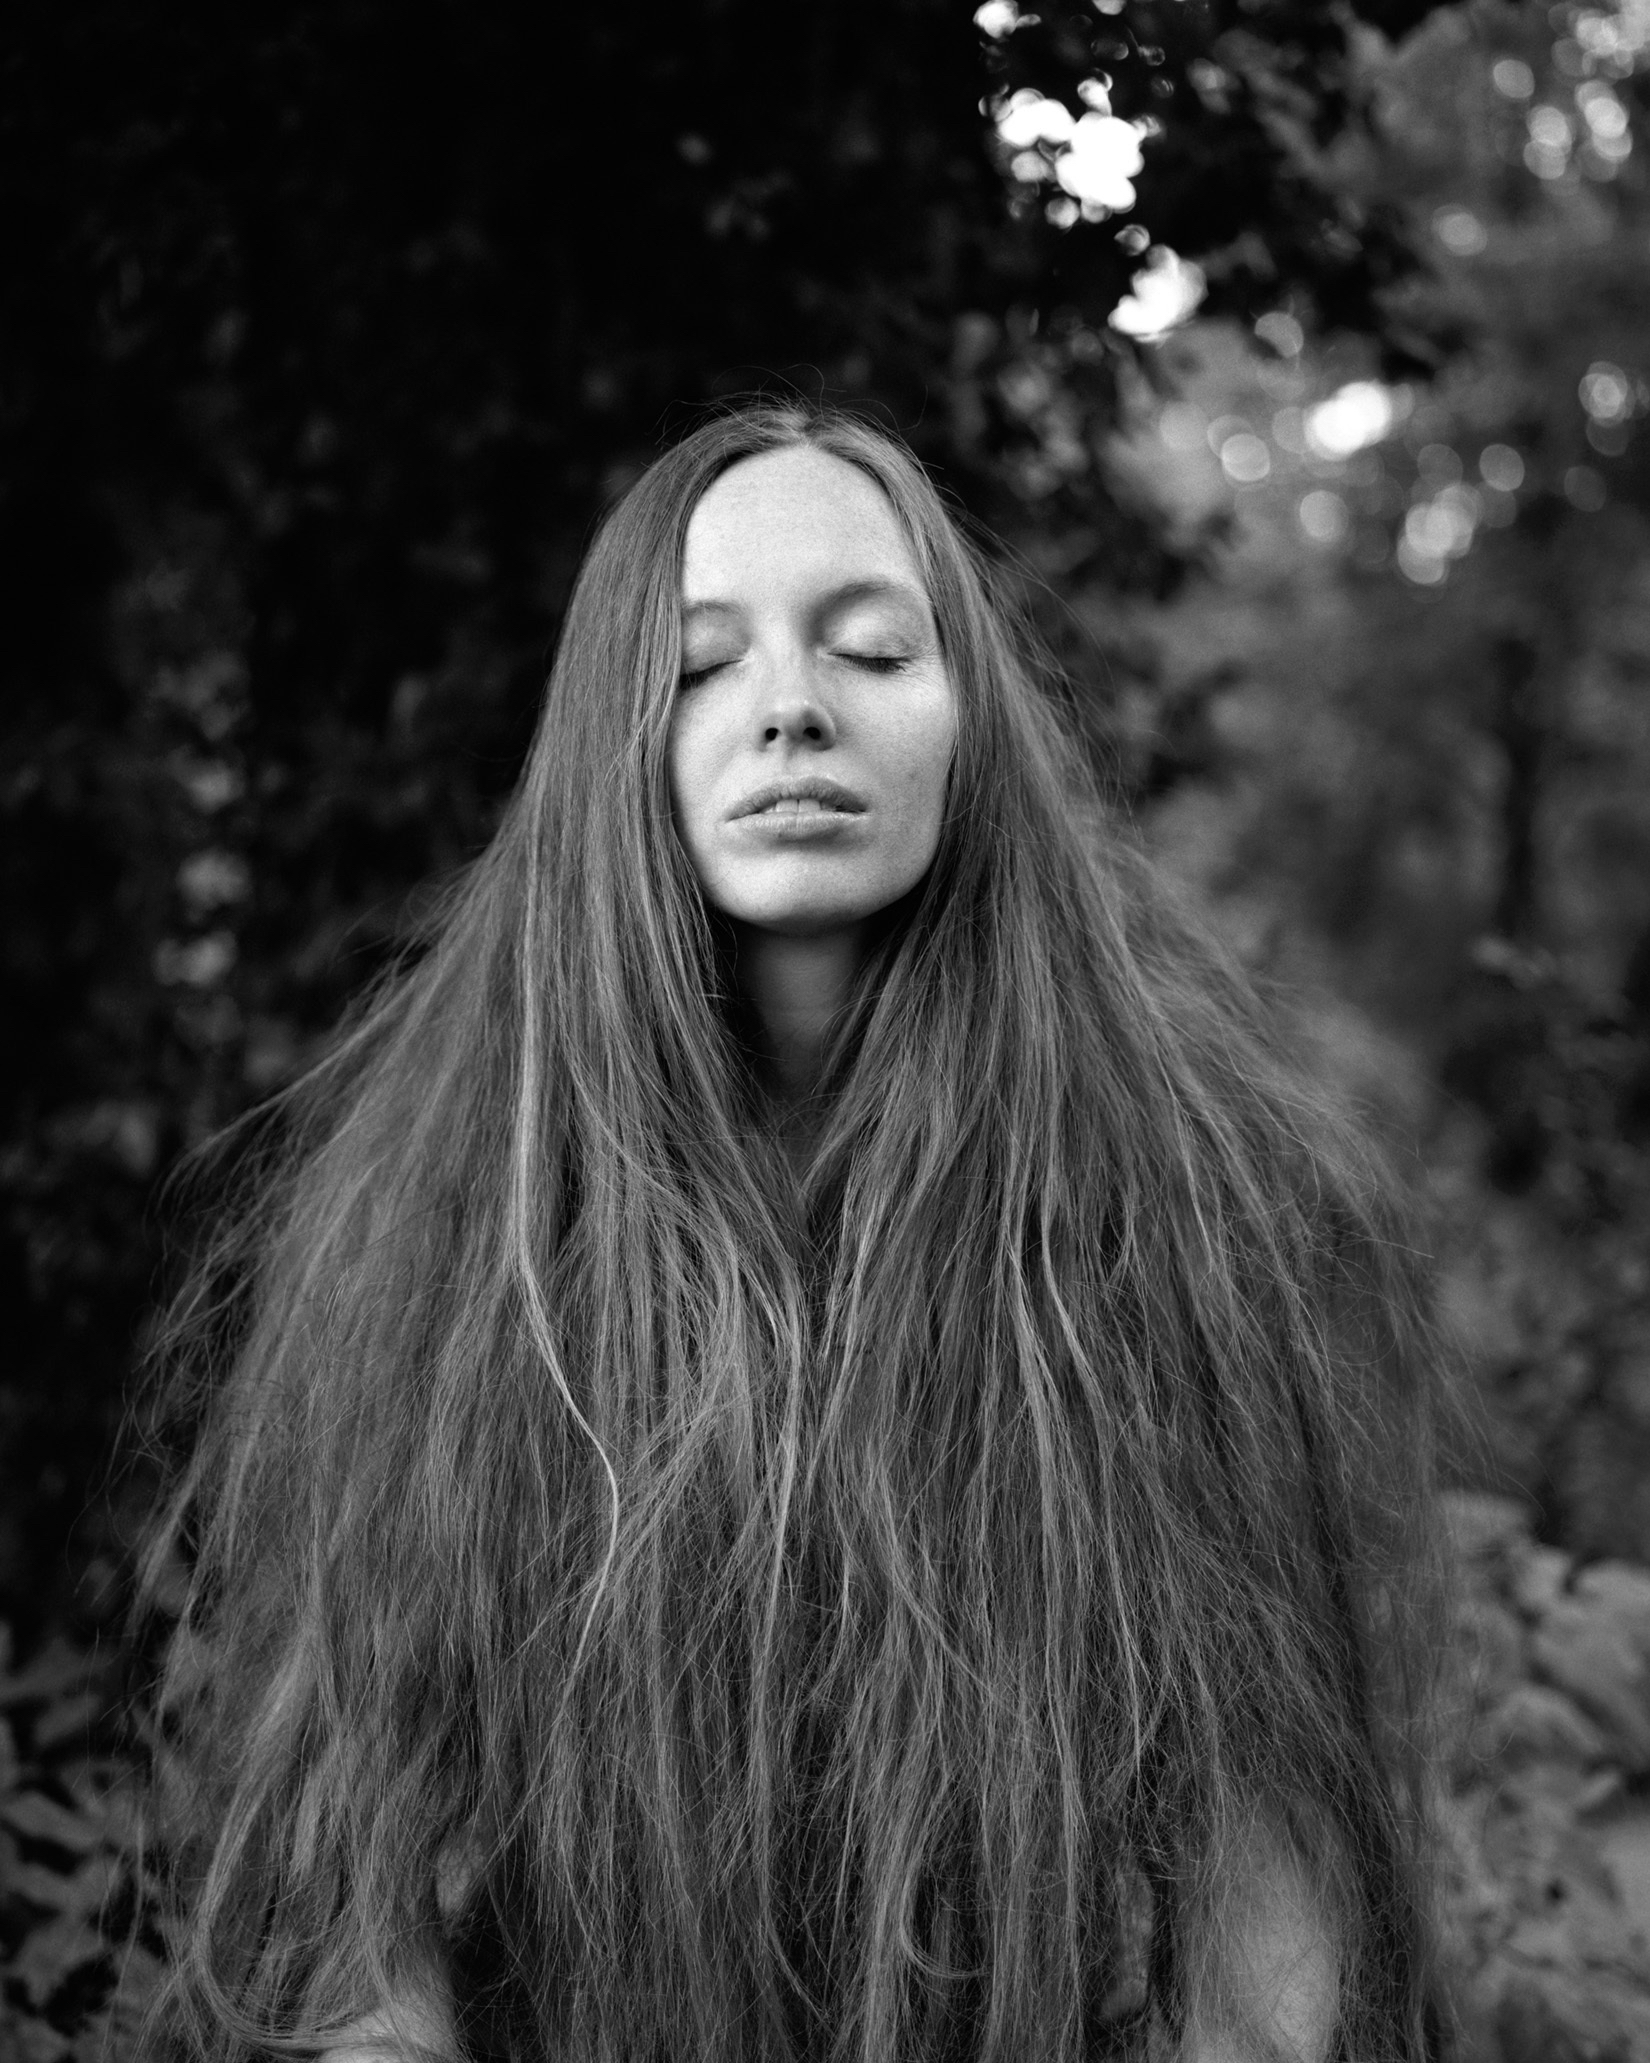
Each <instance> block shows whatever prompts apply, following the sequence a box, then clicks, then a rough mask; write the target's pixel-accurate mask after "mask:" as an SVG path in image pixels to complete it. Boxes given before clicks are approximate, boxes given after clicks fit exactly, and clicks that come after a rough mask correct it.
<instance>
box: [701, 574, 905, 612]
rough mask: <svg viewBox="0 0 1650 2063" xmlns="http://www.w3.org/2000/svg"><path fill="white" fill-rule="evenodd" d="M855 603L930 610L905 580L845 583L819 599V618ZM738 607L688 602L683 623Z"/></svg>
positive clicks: (733, 604)
mask: <svg viewBox="0 0 1650 2063" xmlns="http://www.w3.org/2000/svg"><path fill="white" fill-rule="evenodd" d="M854 602H905V603H907V604H912V603H914V604H915V605H916V607H918V608H919V609H921V610H923V611H924V612H925V613H926V612H927V611H928V610H929V608H930V606H931V605H930V603H929V600H928V597H927V596H926V595H925V594H924V593H923V591H922V589H921V588H920V587H913V586H912V585H911V584H910V582H909V581H905V580H884V579H878V578H867V579H865V580H845V581H844V582H843V583H842V585H841V586H840V587H833V588H831V589H830V590H829V591H828V592H827V593H825V594H823V595H821V596H820V597H819V600H818V603H817V605H816V606H817V608H818V611H819V613H820V615H822V616H828V615H829V614H830V613H831V612H832V611H833V610H834V609H843V608H847V607H849V606H850V605H851V604H852V603H854ZM738 614H739V605H738V604H737V603H736V602H718V601H703V602H689V603H688V604H687V606H686V607H685V608H684V609H683V611H682V617H683V621H684V622H689V623H691V622H695V621H697V620H698V619H699V618H700V617H704V616H736V615H738Z"/></svg>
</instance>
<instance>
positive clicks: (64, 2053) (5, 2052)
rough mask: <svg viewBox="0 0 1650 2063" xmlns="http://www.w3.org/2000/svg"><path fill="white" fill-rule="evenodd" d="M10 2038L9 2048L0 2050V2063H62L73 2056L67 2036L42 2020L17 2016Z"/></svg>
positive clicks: (71, 2046)
mask: <svg viewBox="0 0 1650 2063" xmlns="http://www.w3.org/2000/svg"><path fill="white" fill-rule="evenodd" d="M3 2032H4V2030H3V2029H0V2033H3ZM11 2038H12V2045H11V2046H10V2047H9V2048H0V2063H63V2059H64V2058H65V2057H68V2056H72V2055H73V2054H74V2048H73V2045H72V2044H71V2042H70V2041H69V2038H68V2036H67V2035H64V2034H59V2033H58V2031H57V2029H56V2028H55V2027H53V2026H51V2025H49V2024H48V2023H47V2022H46V2021H44V2020H25V2019H24V2018H23V2017H22V2016H21V2015H19V2016H18V2018H17V2020H16V2023H15V2025H14V2026H13V2028H12V2030H11Z"/></svg>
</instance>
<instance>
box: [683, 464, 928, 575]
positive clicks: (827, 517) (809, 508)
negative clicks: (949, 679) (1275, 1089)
mask: <svg viewBox="0 0 1650 2063" xmlns="http://www.w3.org/2000/svg"><path fill="white" fill-rule="evenodd" d="M889 579H895V580H901V581H904V582H907V583H909V584H910V585H911V586H913V587H915V588H916V589H917V590H918V592H919V593H920V592H921V591H922V589H923V585H924V583H923V579H922V575H921V573H920V571H919V570H918V567H917V564H916V560H915V558H914V556H913V554H912V551H911V547H910V545H909V543H908V542H907V541H906V536H905V532H904V530H903V529H902V528H901V526H900V522H899V518H898V517H897V516H896V515H895V514H894V509H893V504H892V503H891V502H890V501H889V499H888V497H887V496H886V495H885V494H884V493H883V491H882V489H881V488H880V487H879V486H878V485H877V483H876V482H875V481H874V480H873V479H872V478H871V477H870V475H869V474H868V473H864V472H861V470H860V469H859V467H858V466H854V465H850V464H849V463H848V462H847V460H846V459H840V458H834V457H833V456H832V455H831V454H830V453H829V452H824V451H816V450H814V449H813V448H812V447H811V446H809V445H797V446H792V447H789V448H787V449H786V450H783V451H765V452H762V453H760V454H759V455H758V456H756V457H755V458H747V459H741V460H740V461H739V463H738V464H737V465H735V466H730V467H729V468H728V470H727V471H726V472H725V473H723V474H721V475H720V476H719V477H718V478H717V479H715V480H714V481H712V483H711V485H710V486H709V487H708V488H707V489H706V491H705V493H704V495H703V496H702V497H701V499H700V501H699V505H698V507H697V508H695V510H694V512H693V515H692V517H691V518H690V519H689V522H688V527H687V537H686V540H685V542H684V545H683V551H682V595H683V600H684V601H686V602H688V603H693V602H697V601H706V600H712V599H717V598H721V597H723V596H730V597H731V596H736V595H737V594H738V593H740V592H741V591H744V590H749V589H751V588H753V587H765V586H768V585H770V584H771V583H774V582H779V583H782V584H783V585H785V586H787V587H788V586H798V585H800V586H808V585H827V584H828V585H842V584H847V583H852V582H860V581H867V582H871V581H878V580H889Z"/></svg>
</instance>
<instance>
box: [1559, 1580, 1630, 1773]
mask: <svg viewBox="0 0 1650 2063" xmlns="http://www.w3.org/2000/svg"><path fill="white" fill-rule="evenodd" d="M1531 1653H1532V1655H1533V1657H1534V1660H1535V1663H1536V1666H1537V1668H1538V1669H1539V1670H1540V1672H1541V1674H1542V1675H1543V1676H1545V1677H1546V1678H1547V1679H1548V1680H1549V1682H1551V1683H1554V1684H1556V1685H1557V1686H1558V1688H1559V1689H1560V1690H1564V1691H1568V1692H1569V1694H1570V1696H1571V1697H1573V1698H1574V1699H1575V1701H1576V1703H1577V1704H1578V1705H1580V1706H1581V1707H1582V1709H1583V1710H1584V1711H1585V1712H1587V1713H1588V1714H1589V1716H1590V1717H1591V1718H1593V1719H1595V1720H1596V1721H1597V1722H1598V1724H1599V1725H1600V1726H1601V1727H1602V1728H1603V1729H1604V1734H1605V1740H1606V1743H1607V1746H1608V1747H1609V1749H1610V1751H1611V1752H1612V1753H1613V1754H1614V1755H1615V1756H1616V1757H1617V1758H1618V1759H1619V1760H1620V1761H1621V1762H1622V1763H1623V1764H1624V1765H1625V1767H1626V1768H1627V1769H1628V1770H1629V1771H1631V1772H1634V1773H1636V1772H1638V1771H1640V1770H1645V1769H1650V1671H1647V1670H1646V1667H1645V1661H1644V1656H1643V1654H1642V1652H1641V1651H1640V1650H1639V1648H1638V1646H1637V1643H1636V1642H1635V1641H1634V1640H1633V1638H1632V1634H1631V1630H1630V1626H1629V1624H1627V1623H1624V1622H1623V1620H1622V1619H1621V1618H1619V1617H1618V1616H1617V1615H1616V1614H1615V1612H1613V1611H1611V1610H1608V1609H1600V1608H1599V1607H1598V1606H1597V1605H1596V1604H1589V1603H1587V1602H1585V1601H1582V1600H1579V1599H1570V1598H1562V1599H1560V1600H1559V1601H1558V1603H1557V1604H1555V1605H1554V1606H1553V1607H1552V1609H1551V1610H1550V1611H1549V1612H1548V1613H1547V1615H1546V1617H1545V1618H1544V1619H1543V1620H1542V1622H1541V1624H1540V1625H1539V1626H1538V1627H1537V1628H1536V1630H1535V1633H1534V1635H1533V1636H1532V1639H1531Z"/></svg>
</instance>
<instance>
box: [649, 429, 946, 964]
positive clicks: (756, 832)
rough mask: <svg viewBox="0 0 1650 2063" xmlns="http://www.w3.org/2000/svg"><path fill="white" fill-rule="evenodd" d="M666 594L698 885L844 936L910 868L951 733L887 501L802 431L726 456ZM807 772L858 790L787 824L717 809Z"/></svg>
mask: <svg viewBox="0 0 1650 2063" xmlns="http://www.w3.org/2000/svg"><path fill="white" fill-rule="evenodd" d="M682 601H683V610H684V636H683V669H684V683H683V686H682V688H681V690H680V692H679V695H678V699H677V705H676V710H675V714H674V719H673V723H672V729H671V739H670V775H671V798H672V804H673V807H674V811H675V818H676V828H677V833H678V835H679V837H680V838H681V840H682V844H683V846H684V848H685V849H686V851H687V854H688V857H689V858H690V860H691V861H692V863H693V868H694V872H695V873H696V875H697V876H698V879H699V883H700V886H701V888H702V889H703V890H704V893H705V896H706V899H707V900H708V901H709V902H710V903H711V904H712V906H713V907H714V908H716V909H718V910H720V911H722V912H723V914H725V915H726V916H728V917H731V918H733V919H734V920H735V922H736V923H737V924H739V925H741V926H749V927H753V928H754V929H756V930H757V931H760V932H763V933H767V934H770V935H773V936H775V937H781V938H789V939H793V940H802V939H813V940H818V941H820V942H822V943H823V942H824V941H826V940H830V939H835V940H836V941H837V942H838V943H839V944H841V943H843V942H847V941H851V940H852V939H853V938H854V937H855V936H857V934H858V932H859V930H860V928H861V927H862V926H863V924H864V923H865V920H866V919H868V918H869V917H871V916H874V915H875V913H876V912H877V911H878V910H881V909H884V908H886V907H887V906H888V904H890V903H892V902H895V901H897V900H898V898H899V897H900V896H902V895H904V894H906V893H907V892H908V891H909V890H910V889H911V888H913V887H914V886H915V885H916V883H917V882H919V881H920V880H921V879H922V877H923V875H924V873H926V871H927V869H928V867H929V864H930V863H931V861H932V859H933V856H934V851H935V847H936V845H937V844H938V841H939V833H940V823H941V818H942V815H943V812H944V807H945V792H946V782H947V778H948V775H949V772H950V766H951V756H952V751H953V747H954V745H955V740H956V707H955V699H954V696H953V693H952V688H951V683H950V681H949V679H948V678H947V675H946V670H945V666H944V662H943V660H942V657H941V654H940V648H939V641H938V636H937V632H936V630H935V625H934V620H933V612H932V610H931V609H930V607H929V604H928V599H927V596H926V593H925V592H924V589H923V583H922V577H921V574H920V573H919V571H918V569H917V566H916V563H915V560H914V558H913V555H912V552H911V549H910V546H909V545H908V544H907V543H906V540H905V535H904V532H903V531H902V530H901V528H900V525H899V522H898V519H897V518H896V516H895V514H894V511H893V508H892V507H891V505H890V504H889V502H888V500H887V498H886V497H885V496H884V494H883V492H882V490H881V489H880V488H879V487H878V486H877V485H876V484H875V482H874V481H872V480H871V479H870V477H869V476H868V475H867V474H865V473H862V472H861V471H860V470H859V468H858V467H857V466H852V465H849V464H848V463H846V461H844V460H842V459H838V458H832V457H830V456H828V455H827V454H825V453H823V452H819V451H815V450H813V449H811V448H808V447H797V448H792V449H786V450H782V451H774V452H765V453H763V454H761V455H760V456H759V457H756V458H751V459H745V460H742V461H741V462H740V463H739V464H738V465H736V466H734V467H732V468H730V470H729V471H728V472H726V473H724V474H723V475H722V476H721V477H720V479H718V480H717V481H715V482H714V483H713V485H712V486H711V487H710V489H709V490H708V492H707V493H706V494H705V496H704V498H703V499H702V500H701V501H700V503H699V506H698V507H697V509H696V510H695V511H694V514H693V517H692V520H691V521H690V523H689V526H688V532H687V539H686V546H685V550H684V554H683V567H682ZM811 774H818V775H824V776H826V777H827V778H829V779H830V780H833V781H836V782H839V783H840V784H841V785H842V786H843V787H844V788H846V789H849V790H851V791H852V792H853V794H854V795H855V796H856V798H857V799H858V800H860V801H861V802H862V803H863V804H864V808H863V810H862V811H861V812H859V813H857V814H854V815H851V816H846V815H844V816H836V815H834V814H833V816H832V818H831V819H830V820H829V821H827V822H820V821H819V820H818V818H817V816H816V817H815V818H814V821H813V822H812V823H811V824H809V825H807V826H805V827H802V828H800V829H799V828H798V826H797V824H796V822H795V821H794V819H793V821H792V822H790V823H789V824H787V823H784V822H782V821H781V820H780V819H778V818H777V817H774V816H769V817H767V818H766V819H763V818H740V817H737V816H736V815H734V814H733V813H734V812H735V811H736V810H737V808H738V806H739V804H740V802H741V801H742V800H743V799H744V798H746V797H747V796H749V794H750V793H751V792H752V791H753V790H754V789H756V788H758V787H760V786H761V785H763V784H765V783H769V782H772V781H775V780H779V779H784V778H787V777H792V776H799V775H811Z"/></svg>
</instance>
